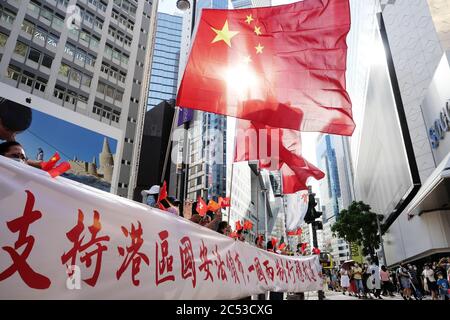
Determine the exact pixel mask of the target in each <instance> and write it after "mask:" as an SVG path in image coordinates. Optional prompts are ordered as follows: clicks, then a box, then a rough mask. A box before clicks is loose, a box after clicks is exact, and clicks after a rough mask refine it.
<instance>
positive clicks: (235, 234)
mask: <svg viewBox="0 0 450 320" xmlns="http://www.w3.org/2000/svg"><path fill="white" fill-rule="evenodd" d="M237 237H238V235H237V233H236V231H233V232H232V233H230V238H233V239H236V238H237Z"/></svg>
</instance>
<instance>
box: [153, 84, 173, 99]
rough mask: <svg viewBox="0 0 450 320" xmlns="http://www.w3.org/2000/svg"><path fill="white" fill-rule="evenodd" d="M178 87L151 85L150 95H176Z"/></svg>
mask: <svg viewBox="0 0 450 320" xmlns="http://www.w3.org/2000/svg"><path fill="white" fill-rule="evenodd" d="M176 90H177V89H176V87H169V86H164V85H162V84H157V83H150V94H151V95H152V96H153V92H159V93H166V94H170V95H174V94H175V93H176Z"/></svg>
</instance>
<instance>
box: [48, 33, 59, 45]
mask: <svg viewBox="0 0 450 320" xmlns="http://www.w3.org/2000/svg"><path fill="white" fill-rule="evenodd" d="M58 42H59V38H58V37H57V36H55V35H54V34H51V33H49V34H48V35H47V43H48V44H49V45H51V46H53V47H55V48H56V46H57V45H58Z"/></svg>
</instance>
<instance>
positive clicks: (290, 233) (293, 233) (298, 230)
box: [287, 228, 302, 236]
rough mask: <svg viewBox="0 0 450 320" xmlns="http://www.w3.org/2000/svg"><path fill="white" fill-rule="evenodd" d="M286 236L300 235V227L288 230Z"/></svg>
mask: <svg viewBox="0 0 450 320" xmlns="http://www.w3.org/2000/svg"><path fill="white" fill-rule="evenodd" d="M287 235H288V236H301V235H302V229H301V228H298V229H297V230H293V231H289V232H288V233H287Z"/></svg>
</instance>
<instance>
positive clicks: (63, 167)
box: [47, 161, 70, 178]
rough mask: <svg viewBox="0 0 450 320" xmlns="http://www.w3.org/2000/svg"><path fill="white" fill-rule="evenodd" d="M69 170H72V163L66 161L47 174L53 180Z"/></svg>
mask: <svg viewBox="0 0 450 320" xmlns="http://www.w3.org/2000/svg"><path fill="white" fill-rule="evenodd" d="M69 170H70V163H68V162H67V161H64V162H61V163H60V164H59V165H57V166H56V167H54V168H52V169H50V170H48V171H47V172H48V173H49V174H50V176H51V177H52V178H55V177H57V176H59V175H61V174H63V173H64V172H66V171H69Z"/></svg>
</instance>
